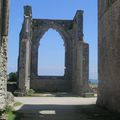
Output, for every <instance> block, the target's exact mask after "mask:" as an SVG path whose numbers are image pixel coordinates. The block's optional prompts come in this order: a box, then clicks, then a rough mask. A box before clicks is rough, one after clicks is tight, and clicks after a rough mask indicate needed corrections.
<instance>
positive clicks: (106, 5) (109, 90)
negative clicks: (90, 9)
mask: <svg viewBox="0 0 120 120" xmlns="http://www.w3.org/2000/svg"><path fill="white" fill-rule="evenodd" d="M98 2H99V3H98V5H99V16H98V20H99V44H98V45H99V63H98V64H99V71H98V72H99V88H98V100H97V104H98V105H100V106H105V107H107V108H109V109H111V110H114V111H119V112H120V0H98Z"/></svg>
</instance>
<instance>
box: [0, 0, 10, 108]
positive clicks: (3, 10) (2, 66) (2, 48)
mask: <svg viewBox="0 0 120 120" xmlns="http://www.w3.org/2000/svg"><path fill="white" fill-rule="evenodd" d="M8 19H9V0H0V110H3V109H4V107H5V105H6V95H7V39H8Z"/></svg>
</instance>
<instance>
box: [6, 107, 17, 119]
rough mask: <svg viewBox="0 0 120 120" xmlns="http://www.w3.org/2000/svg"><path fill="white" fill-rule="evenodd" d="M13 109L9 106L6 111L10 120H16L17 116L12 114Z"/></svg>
mask: <svg viewBox="0 0 120 120" xmlns="http://www.w3.org/2000/svg"><path fill="white" fill-rule="evenodd" d="M12 110H13V108H12V107H11V106H7V107H6V109H5V113H6V116H7V119H8V120H15V118H16V116H15V115H14V114H13V112H12Z"/></svg>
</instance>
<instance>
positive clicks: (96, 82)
mask: <svg viewBox="0 0 120 120" xmlns="http://www.w3.org/2000/svg"><path fill="white" fill-rule="evenodd" d="M89 81H90V82H91V83H92V84H98V80H97V79H90V80H89Z"/></svg>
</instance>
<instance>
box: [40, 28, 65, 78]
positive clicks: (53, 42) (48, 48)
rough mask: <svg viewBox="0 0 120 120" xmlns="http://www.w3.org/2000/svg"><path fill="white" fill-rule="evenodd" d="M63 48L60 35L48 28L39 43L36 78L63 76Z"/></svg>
mask: <svg viewBox="0 0 120 120" xmlns="http://www.w3.org/2000/svg"><path fill="white" fill-rule="evenodd" d="M64 69H65V46H64V40H63V39H62V37H61V35H60V34H59V33H58V32H57V31H55V30H54V29H52V28H50V29H48V31H46V32H45V34H44V35H43V37H42V38H41V39H40V41H39V47H38V76H64V74H65V71H64Z"/></svg>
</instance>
